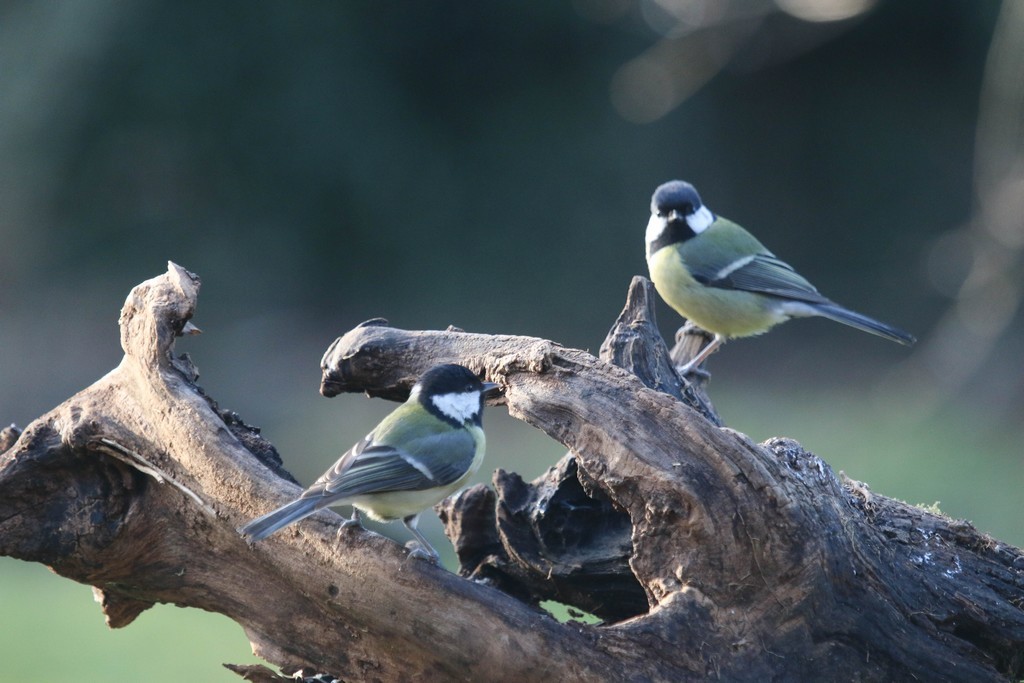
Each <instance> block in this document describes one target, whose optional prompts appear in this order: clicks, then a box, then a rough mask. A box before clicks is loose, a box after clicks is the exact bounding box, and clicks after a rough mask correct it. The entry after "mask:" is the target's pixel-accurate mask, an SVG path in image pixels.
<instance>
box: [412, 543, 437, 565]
mask: <svg viewBox="0 0 1024 683" xmlns="http://www.w3.org/2000/svg"><path fill="white" fill-rule="evenodd" d="M405 548H406V550H408V551H409V557H410V558H415V559H418V560H426V561H427V562H430V563H431V564H438V565H439V564H441V557H440V555H438V554H437V551H435V550H434V549H433V548H424V547H423V544H422V543H420V542H419V541H409V542H408V543H406V544H405Z"/></svg>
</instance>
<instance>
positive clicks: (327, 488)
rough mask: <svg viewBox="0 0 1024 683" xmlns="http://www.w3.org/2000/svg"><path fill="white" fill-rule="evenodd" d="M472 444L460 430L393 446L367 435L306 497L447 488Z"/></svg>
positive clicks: (465, 464) (464, 468)
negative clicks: (403, 445) (401, 445)
mask: <svg viewBox="0 0 1024 683" xmlns="http://www.w3.org/2000/svg"><path fill="white" fill-rule="evenodd" d="M475 452H476V443H475V442H474V440H473V437H472V435H470V434H469V433H468V432H466V431H464V430H457V431H449V432H446V433H433V434H427V435H425V436H423V437H421V438H418V439H414V440H412V441H410V442H409V443H407V444H405V447H404V448H403V447H396V446H391V445H388V444H381V443H377V442H375V441H374V440H373V439H372V438H371V437H367V438H366V439H363V440H362V441H360V442H359V443H358V444H356V445H355V446H353V447H352V448H351V449H350V450H349V451H348V452H347V453H345V455H343V456H342V457H341V459H339V460H338V462H337V463H335V465H334V467H332V468H331V469H330V470H328V471H327V472H325V473H324V474H323V476H321V477H320V478H319V479H318V480H317V481H316V483H315V484H313V486H311V487H310V488H309V489H308V490H307V492H306V493H304V494H303V495H304V496H306V495H308V496H330V497H331V498H334V499H341V498H348V497H350V496H359V495H365V494H368V493H383V492H385V491H419V490H424V489H432V488H436V487H439V486H444V485H446V484H451V483H452V482H454V481H456V480H457V479H458V478H459V477H461V476H462V475H464V474H465V473H466V471H467V470H468V469H469V467H470V463H471V462H472V461H473V455H474V454H475Z"/></svg>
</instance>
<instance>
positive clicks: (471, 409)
mask: <svg viewBox="0 0 1024 683" xmlns="http://www.w3.org/2000/svg"><path fill="white" fill-rule="evenodd" d="M430 400H431V401H433V403H434V407H436V408H437V409H438V410H440V411H441V412H442V413H443V414H444V415H446V416H448V417H450V418H451V419H453V420H455V421H457V422H465V421H467V420H472V419H473V418H475V417H476V416H477V413H479V412H480V392H478V391H467V392H464V393H461V394H440V395H438V396H431V397H430Z"/></svg>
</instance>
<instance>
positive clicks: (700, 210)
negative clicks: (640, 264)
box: [646, 180, 715, 258]
mask: <svg viewBox="0 0 1024 683" xmlns="http://www.w3.org/2000/svg"><path fill="white" fill-rule="evenodd" d="M714 222H715V214H713V213H711V212H710V211H708V209H707V207H705V206H704V204H703V203H701V201H700V195H699V194H697V190H696V189H695V188H694V187H693V185H691V184H690V183H686V182H683V181H682V180H670V181H669V182H667V183H665V184H664V185H661V186H660V187H658V189H657V190H655V191H654V196H653V197H651V219H650V221H648V223H647V234H646V242H647V256H648V258H650V257H651V256H652V255H653V254H655V253H657V252H658V251H659V250H661V249H663V248H664V247H668V246H671V245H673V244H679V243H680V242H685V241H686V240H688V239H691V238H693V237H696V236H697V235H699V234H700V233H702V232H704V231H705V230H707V229H708V228H709V227H711V225H712V224H713V223H714Z"/></svg>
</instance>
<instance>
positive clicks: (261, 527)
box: [238, 498, 319, 541]
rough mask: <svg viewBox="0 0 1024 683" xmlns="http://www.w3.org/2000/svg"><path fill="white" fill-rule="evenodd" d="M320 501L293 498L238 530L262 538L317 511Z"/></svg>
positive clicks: (244, 534) (255, 539) (253, 537)
mask: <svg viewBox="0 0 1024 683" xmlns="http://www.w3.org/2000/svg"><path fill="white" fill-rule="evenodd" d="M318 502H319V499H318V498H299V499H298V500H293V501H292V502H290V503H288V504H287V505H282V506H281V507H279V508H277V509H276V510H274V511H273V512H268V513H267V514H265V515H263V516H262V517H257V518H256V519H254V520H252V521H251V522H249V523H248V524H246V525H245V526H243V527H241V528H240V529H239V530H238V532H239V533H240V534H242V535H243V536H248V537H249V538H251V539H252V540H254V541H259V540H262V539H264V538H266V537H267V536H269V535H270V534H272V533H274V532H275V531H277V530H278V529H282V528H284V527H286V526H288V525H289V524H291V523H293V522H297V521H299V520H300V519H303V518H305V517H309V516H310V515H311V514H313V513H314V512H316V511H317V503H318Z"/></svg>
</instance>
